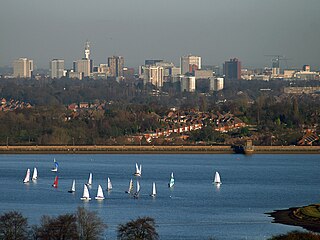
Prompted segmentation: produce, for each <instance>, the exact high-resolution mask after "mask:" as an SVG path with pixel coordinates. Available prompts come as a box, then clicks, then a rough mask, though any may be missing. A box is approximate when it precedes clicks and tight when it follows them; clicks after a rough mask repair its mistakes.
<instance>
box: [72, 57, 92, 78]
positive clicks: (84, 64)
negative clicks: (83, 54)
mask: <svg viewBox="0 0 320 240" xmlns="http://www.w3.org/2000/svg"><path fill="white" fill-rule="evenodd" d="M73 66H74V71H75V72H78V73H81V76H82V77H90V73H91V61H90V59H81V60H78V61H76V62H74V63H73Z"/></svg>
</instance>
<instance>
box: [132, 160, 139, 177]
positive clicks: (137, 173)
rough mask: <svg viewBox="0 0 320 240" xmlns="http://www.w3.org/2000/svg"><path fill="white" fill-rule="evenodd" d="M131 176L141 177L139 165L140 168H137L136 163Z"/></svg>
mask: <svg viewBox="0 0 320 240" xmlns="http://www.w3.org/2000/svg"><path fill="white" fill-rule="evenodd" d="M133 175H134V176H136V177H141V164H140V167H138V164H137V163H136V171H135V173H134V174H133Z"/></svg>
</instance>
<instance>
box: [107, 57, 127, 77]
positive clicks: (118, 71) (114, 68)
mask: <svg viewBox="0 0 320 240" xmlns="http://www.w3.org/2000/svg"><path fill="white" fill-rule="evenodd" d="M108 66H109V71H110V76H111V77H116V78H123V67H124V58H123V57H122V56H111V57H108Z"/></svg>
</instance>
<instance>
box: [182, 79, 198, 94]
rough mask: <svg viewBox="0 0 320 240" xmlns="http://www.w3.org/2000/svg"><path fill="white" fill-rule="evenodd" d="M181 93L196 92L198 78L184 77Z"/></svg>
mask: <svg viewBox="0 0 320 240" xmlns="http://www.w3.org/2000/svg"><path fill="white" fill-rule="evenodd" d="M180 86H181V92H194V91H195V90H196V78H195V77H193V76H183V77H181V80H180Z"/></svg>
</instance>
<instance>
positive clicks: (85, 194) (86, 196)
mask: <svg viewBox="0 0 320 240" xmlns="http://www.w3.org/2000/svg"><path fill="white" fill-rule="evenodd" d="M80 199H81V200H86V201H89V200H91V198H90V194H89V190H88V187H87V185H86V184H84V185H83V195H82V198H80Z"/></svg>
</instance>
